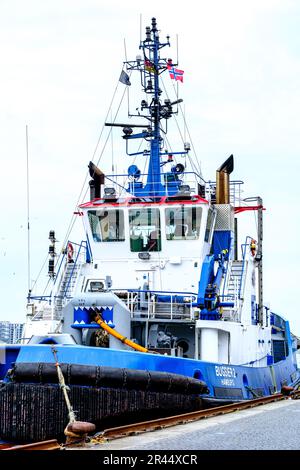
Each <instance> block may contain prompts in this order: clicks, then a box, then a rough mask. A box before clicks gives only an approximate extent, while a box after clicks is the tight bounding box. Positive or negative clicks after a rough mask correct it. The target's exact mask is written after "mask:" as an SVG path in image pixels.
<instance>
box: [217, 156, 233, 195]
mask: <svg viewBox="0 0 300 470" xmlns="http://www.w3.org/2000/svg"><path fill="white" fill-rule="evenodd" d="M232 171H233V155H230V157H229V158H227V160H226V161H225V162H224V163H223V164H222V165H221V166H220V168H219V169H218V170H217V176H216V204H229V203H230V188H229V175H230V173H232Z"/></svg>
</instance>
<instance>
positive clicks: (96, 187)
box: [88, 162, 105, 200]
mask: <svg viewBox="0 0 300 470" xmlns="http://www.w3.org/2000/svg"><path fill="white" fill-rule="evenodd" d="M88 168H89V172H90V176H91V177H92V179H91V180H90V182H89V186H90V199H91V200H93V199H98V198H100V197H101V185H103V184H104V179H105V174H104V173H102V171H101V170H100V169H99V168H98V167H97V166H96V165H94V163H93V162H90V163H89V164H88Z"/></svg>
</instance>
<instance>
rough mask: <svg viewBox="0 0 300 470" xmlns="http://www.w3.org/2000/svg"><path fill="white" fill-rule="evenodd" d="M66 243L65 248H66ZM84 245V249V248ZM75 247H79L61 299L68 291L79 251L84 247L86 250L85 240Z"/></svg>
mask: <svg viewBox="0 0 300 470" xmlns="http://www.w3.org/2000/svg"><path fill="white" fill-rule="evenodd" d="M68 243H69V242H68ZM68 243H67V246H68ZM84 243H85V247H84ZM77 246H79V249H78V251H77V255H76V258H75V261H74V263H73V268H72V271H71V273H70V276H69V280H68V283H67V285H66V286H65V289H64V291H63V297H65V296H66V293H67V292H68V289H69V287H70V283H71V279H72V277H73V274H74V271H75V267H76V264H77V261H78V257H79V255H80V251H81V249H82V248H83V247H84V248H85V249H87V247H86V241H85V240H81V242H80V245H78V244H77Z"/></svg>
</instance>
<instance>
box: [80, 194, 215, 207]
mask: <svg viewBox="0 0 300 470" xmlns="http://www.w3.org/2000/svg"><path fill="white" fill-rule="evenodd" d="M192 197H193V200H190V199H186V200H185V199H182V200H177V201H167V199H168V196H164V197H162V198H161V200H160V201H159V202H151V203H149V202H140V201H139V202H130V201H131V200H132V199H133V198H132V197H129V198H126V199H124V200H123V202H109V201H107V200H106V201H105V200H104V199H101V198H98V199H93V200H92V201H89V202H85V203H83V204H80V206H79V207H80V208H81V209H87V208H91V207H93V208H95V207H98V208H100V207H116V206H117V207H118V206H125V207H126V206H127V207H130V206H151V207H155V206H162V205H165V204H167V205H169V204H170V205H174V204H187V205H191V204H208V201H207V200H206V199H203V198H202V197H201V196H198V195H195V196H192ZM101 200H102V201H103V204H95V202H96V201H101Z"/></svg>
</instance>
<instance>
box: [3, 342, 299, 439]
mask: <svg viewBox="0 0 300 470" xmlns="http://www.w3.org/2000/svg"><path fill="white" fill-rule="evenodd" d="M6 349H7V351H6V356H7V357H6V361H5V363H3V364H2V375H3V378H4V381H3V385H2V387H1V388H0V415H1V416H2V418H1V420H0V436H1V438H2V439H7V440H17V441H24V440H26V441H28V440H42V439H49V438H53V437H55V436H57V435H60V434H62V433H63V429H64V428H65V426H66V424H67V423H68V415H67V408H66V405H65V402H64V399H63V394H62V392H61V389H60V388H59V385H58V379H57V376H56V371H55V361H54V356H53V346H51V345H31V346H26V345H24V346H18V347H17V346H11V347H7V348H6ZM55 350H56V355H57V357H58V360H59V362H60V364H61V365H62V370H63V373H64V377H65V380H66V383H67V384H68V385H69V387H70V400H71V403H72V406H73V409H74V410H76V411H77V412H78V414H77V419H79V420H81V421H90V422H93V423H95V424H96V425H97V427H98V428H99V427H101V425H102V426H103V425H104V423H105V422H106V421H105V420H107V419H108V418H118V419H119V420H120V419H122V417H126V416H127V417H129V416H131V417H132V416H133V415H134V417H135V420H138V419H144V417H145V413H147V412H151V413H152V414H151V416H153V411H154V410H155V411H157V412H160V413H168V412H169V413H171V412H172V413H173V412H175V413H180V411H186V410H192V409H196V408H199V407H201V405H202V400H203V401H205V403H207V402H209V401H211V402H212V403H213V402H214V401H217V403H218V404H220V403H222V402H223V403H228V402H234V401H242V400H249V399H251V398H255V397H257V396H267V395H271V394H273V393H276V392H279V391H280V390H281V387H282V386H283V385H289V386H294V387H295V386H297V384H298V382H299V381H300V377H299V375H300V374H299V370H298V369H297V367H296V364H295V363H294V358H293V355H292V354H291V355H289V356H287V357H286V358H285V360H283V361H280V362H278V363H276V364H273V365H271V366H267V367H253V366H242V365H233V364H230V365H228V364H218V363H209V362H204V361H199V360H198V361H197V360H193V359H187V358H181V357H173V356H164V355H159V354H146V353H140V352H134V351H124V350H122V351H120V350H113V349H106V348H98V347H85V346H78V345H76V346H66V345H61V346H60V345H55ZM72 368H73V372H74V371H75V372H74V374H73V376H71V375H70V370H72ZM76 368H77V369H76ZM9 370H10V371H9ZM11 370H12V371H14V372H11ZM76 370H77V372H76ZM97 370H98V372H97ZM7 371H9V373H7ZM17 371H19V372H17ZM80 371H81V372H80ZM86 371H90V372H88V375H86ZM101 371H102V379H103V380H104V381H102V383H101V381H100V382H99V381H98V382H97V380H98V379H97V376H98V377H100V376H101ZM105 371H106V375H105V373H104V372H105ZM126 371H127V372H126ZM89 374H90V375H89ZM4 375H5V377H4ZM151 376H152V377H153V381H152V382H151V381H150V382H149V380H147V377H148V378H149V377H151ZM74 377H75V378H74ZM76 377H78V378H79V379H80V382H78V380H79V379H78V380H77V383H76ZM155 377H156V379H155ZM163 377H165V378H163ZM170 377H171V380H170ZM175 377H177V378H178V382H177V385H176V383H175V382H176V380H175ZM188 383H190V384H191V385H190V386H188V385H187V384H188ZM195 384H196V385H195ZM197 384H198V386H197ZM206 387H207V388H206ZM137 413H139V414H137ZM13 423H15V425H13Z"/></svg>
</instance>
